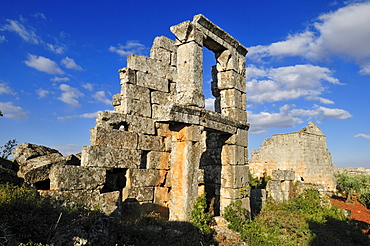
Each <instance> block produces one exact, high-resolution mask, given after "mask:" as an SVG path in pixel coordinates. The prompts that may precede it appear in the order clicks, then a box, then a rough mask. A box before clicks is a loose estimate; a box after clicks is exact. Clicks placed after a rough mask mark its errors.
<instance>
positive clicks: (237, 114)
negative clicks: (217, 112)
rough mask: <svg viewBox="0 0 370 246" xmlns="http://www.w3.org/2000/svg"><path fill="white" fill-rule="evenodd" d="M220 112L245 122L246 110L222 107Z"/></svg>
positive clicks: (242, 122)
mask: <svg viewBox="0 0 370 246" xmlns="http://www.w3.org/2000/svg"><path fill="white" fill-rule="evenodd" d="M221 114H223V115H226V116H228V117H230V118H233V119H235V120H237V121H239V122H240V123H241V124H244V125H245V124H246V123H247V112H246V111H244V110H241V109H239V108H222V109H221Z"/></svg>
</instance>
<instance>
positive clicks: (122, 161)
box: [81, 145, 141, 168]
mask: <svg viewBox="0 0 370 246" xmlns="http://www.w3.org/2000/svg"><path fill="white" fill-rule="evenodd" d="M140 154H141V152H140V150H132V149H115V148H111V147H106V146H99V145H97V146H84V147H82V159H81V165H82V166H90V167H105V168H139V167H140V162H141V157H140Z"/></svg>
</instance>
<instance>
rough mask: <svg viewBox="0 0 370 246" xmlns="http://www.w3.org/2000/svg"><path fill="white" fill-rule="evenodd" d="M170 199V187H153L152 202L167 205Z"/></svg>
mask: <svg viewBox="0 0 370 246" xmlns="http://www.w3.org/2000/svg"><path fill="white" fill-rule="evenodd" d="M169 201H170V189H169V188H167V187H155V188H154V203H155V204H158V205H161V206H166V207H167V206H168V203H169Z"/></svg>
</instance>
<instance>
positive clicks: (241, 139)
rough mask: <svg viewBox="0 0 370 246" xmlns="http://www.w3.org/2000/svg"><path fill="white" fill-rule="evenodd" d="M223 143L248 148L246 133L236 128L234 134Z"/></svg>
mask: <svg viewBox="0 0 370 246" xmlns="http://www.w3.org/2000/svg"><path fill="white" fill-rule="evenodd" d="M225 143H226V144H235V145H239V146H244V147H248V131H247V130H244V129H240V128H238V129H237V132H236V134H233V135H231V136H230V137H229V138H228V139H227V140H226V141H225Z"/></svg>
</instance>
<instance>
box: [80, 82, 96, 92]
mask: <svg viewBox="0 0 370 246" xmlns="http://www.w3.org/2000/svg"><path fill="white" fill-rule="evenodd" d="M82 87H83V88H85V89H86V90H88V91H93V90H94V86H93V84H91V83H85V84H82Z"/></svg>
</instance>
